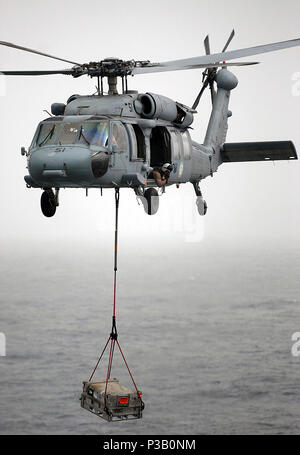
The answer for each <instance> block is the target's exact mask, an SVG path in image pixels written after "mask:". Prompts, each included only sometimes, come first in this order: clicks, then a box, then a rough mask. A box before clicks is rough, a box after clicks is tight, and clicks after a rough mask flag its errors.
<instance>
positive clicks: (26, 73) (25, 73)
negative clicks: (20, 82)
mask: <svg viewBox="0 0 300 455" xmlns="http://www.w3.org/2000/svg"><path fill="white" fill-rule="evenodd" d="M73 73H74V70H73V69H72V68H71V69H69V70H42V71H0V75H1V74H5V75H6V76H45V75H47V74H67V75H73Z"/></svg>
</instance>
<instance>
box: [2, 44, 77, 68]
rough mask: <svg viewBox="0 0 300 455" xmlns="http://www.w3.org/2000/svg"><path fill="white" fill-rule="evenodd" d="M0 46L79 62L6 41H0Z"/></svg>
mask: <svg viewBox="0 0 300 455" xmlns="http://www.w3.org/2000/svg"><path fill="white" fill-rule="evenodd" d="M0 45H1V46H7V47H12V48H13V49H19V50H21V51H25V52H31V53H32V54H38V55H43V56H44V57H49V58H54V59H55V60H60V61H61V62H66V63H72V64H73V65H80V63H77V62H72V61H71V60H66V59H64V58H60V57H55V56H54V55H50V54H45V53H44V52H40V51H36V50H34V49H29V48H27V47H23V46H18V45H17V44H13V43H7V42H6V41H0Z"/></svg>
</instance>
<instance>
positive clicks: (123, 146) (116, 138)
mask: <svg viewBox="0 0 300 455" xmlns="http://www.w3.org/2000/svg"><path fill="white" fill-rule="evenodd" d="M111 145H112V146H114V145H115V146H116V147H117V150H118V151H119V152H127V151H128V138H127V133H126V130H125V127H124V125H122V123H119V122H114V123H113V126H112V136H111Z"/></svg>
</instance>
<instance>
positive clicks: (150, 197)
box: [144, 188, 159, 215]
mask: <svg viewBox="0 0 300 455" xmlns="http://www.w3.org/2000/svg"><path fill="white" fill-rule="evenodd" d="M144 197H145V199H146V201H145V204H144V209H145V212H146V213H148V215H155V213H156V212H157V210H158V207H159V196H158V192H157V191H156V189H155V188H148V189H147V190H146V191H145V194H144Z"/></svg>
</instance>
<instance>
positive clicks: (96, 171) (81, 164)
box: [28, 146, 108, 186]
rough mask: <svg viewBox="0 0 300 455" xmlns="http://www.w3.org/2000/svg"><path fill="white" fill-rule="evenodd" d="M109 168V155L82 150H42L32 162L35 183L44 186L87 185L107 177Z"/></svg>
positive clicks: (36, 153)
mask: <svg viewBox="0 0 300 455" xmlns="http://www.w3.org/2000/svg"><path fill="white" fill-rule="evenodd" d="M103 155H105V156H103ZM107 168H108V156H107V155H106V154H105V153H103V152H91V151H90V150H89V149H88V148H84V147H78V146H75V147H74V146H72V147H68V146H59V147H51V146H49V147H40V148H38V149H35V150H34V151H33V152H32V153H31V155H30V158H29V162H28V169H29V173H30V175H31V177H32V179H33V180H34V181H35V182H36V183H38V184H39V185H41V186H55V185H58V186H64V185H66V186H68V183H73V184H77V185H78V184H80V185H87V184H89V183H91V182H94V181H95V179H96V178H97V177H100V176H102V175H104V173H105V172H106V171H107Z"/></svg>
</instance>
